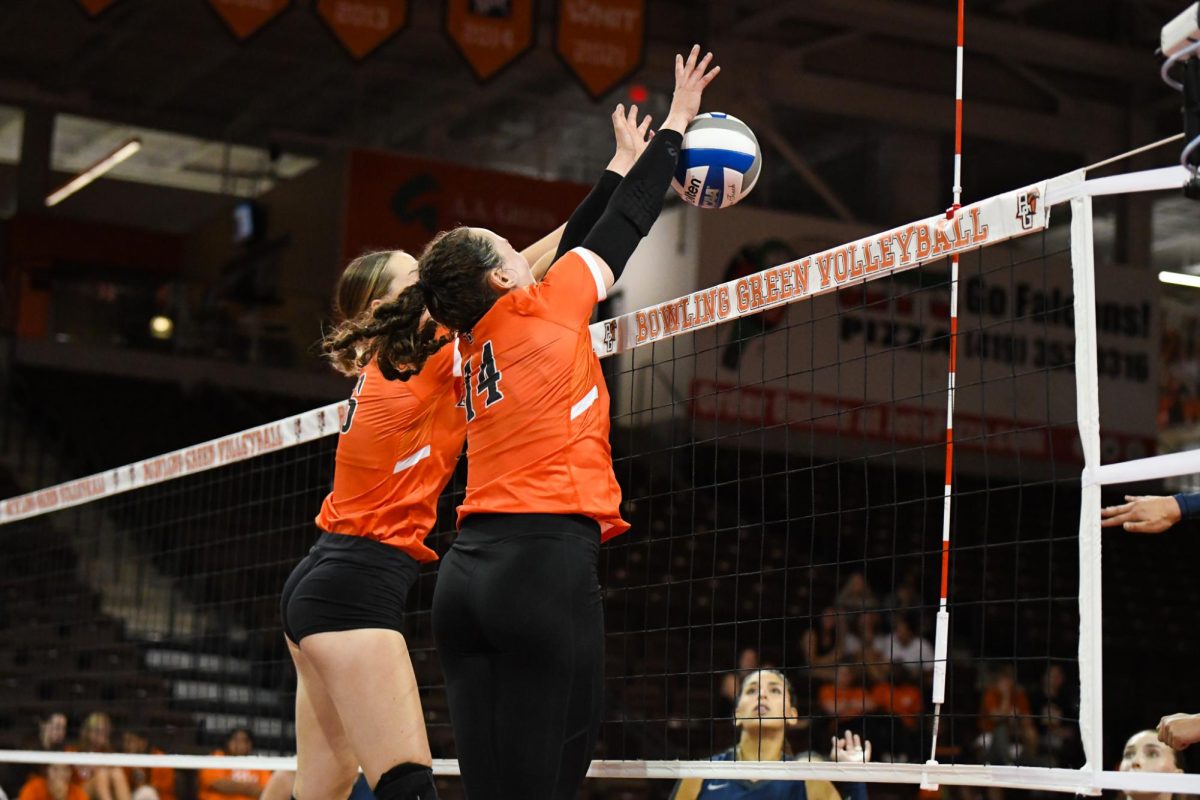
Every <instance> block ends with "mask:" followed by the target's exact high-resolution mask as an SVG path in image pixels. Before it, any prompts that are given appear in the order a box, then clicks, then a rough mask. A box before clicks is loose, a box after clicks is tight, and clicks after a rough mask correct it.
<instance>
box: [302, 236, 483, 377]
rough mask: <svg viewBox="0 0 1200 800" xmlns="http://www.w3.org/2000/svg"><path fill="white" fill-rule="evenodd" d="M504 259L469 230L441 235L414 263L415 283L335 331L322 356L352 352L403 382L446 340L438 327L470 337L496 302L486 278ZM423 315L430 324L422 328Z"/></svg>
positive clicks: (447, 337) (384, 373)
mask: <svg viewBox="0 0 1200 800" xmlns="http://www.w3.org/2000/svg"><path fill="white" fill-rule="evenodd" d="M503 263H504V262H503V259H502V258H501V257H500V254H499V253H498V252H497V251H496V248H495V247H493V246H492V243H491V241H489V240H488V239H487V238H486V237H484V236H480V235H479V234H477V233H475V232H473V231H472V230H471V229H470V228H465V227H459V228H454V229H453V230H449V231H445V232H443V233H440V234H438V235H437V237H435V238H434V239H433V241H431V242H430V243H429V245H428V246H426V248H425V252H424V253H422V254H421V258H420V260H419V261H418V263H417V270H418V272H417V274H418V275H419V279H418V280H417V282H416V283H415V284H413V285H412V286H409V287H408V288H407V289H405V290H404V291H403V292H401V293H400V296H399V297H397V298H396V299H395V300H393V301H391V302H388V303H383V304H381V305H379V306H378V307H377V308H375V310H374V311H373V312H370V313H369V314H367V315H364V316H363V317H362V318H360V319H358V320H354V321H352V322H351V323H347V324H344V325H340V326H338V329H337V331H335V334H336V338H335V339H327V340H326V342H327V344H326V352H330V350H331V349H335V350H337V351H338V352H347V353H349V352H353V353H355V354H357V359H358V360H359V361H360V362H361V363H362V364H364V365H365V364H366V363H367V362H369V361H370V360H371V359H372V358H376V359H377V360H378V363H379V370H380V372H382V373H383V375H384V377H385V378H387V379H388V380H402V381H403V380H408V379H409V378H410V377H412V376H413V375H415V374H417V373H418V372H420V371H421V368H422V367H424V366H425V362H426V361H427V360H429V357H430V356H432V355H433V354H434V353H436V352H437V351H438V350H440V349H441V348H442V346H443V345H445V344H446V343H447V342H448V341H450V338H451V337H449V336H438V332H437V328H438V324H441V325H443V326H445V327H446V328H448V329H449V330H450V331H451V333H452V334H456V333H460V332H463V333H465V332H469V331H470V330H471V329H472V328H473V327H474V326H475V323H477V322H478V321H479V320H480V318H481V317H483V315H484V314H486V313H487V312H488V309H490V308H491V307H492V306H493V305H494V304H495V302H496V297H497V294H496V292H495V290H493V289H492V287H491V285H490V284H489V283H488V280H487V275H488V273H489V272H490V271H491V270H493V269H495V268H497V267H499V266H501V265H502V264H503ZM426 311H428V312H429V316H430V317H431V318H432V320H433V321H427V322H426V323H425V324H423V325H422V324H421V317H422V316H423V315H424V313H425V312H426Z"/></svg>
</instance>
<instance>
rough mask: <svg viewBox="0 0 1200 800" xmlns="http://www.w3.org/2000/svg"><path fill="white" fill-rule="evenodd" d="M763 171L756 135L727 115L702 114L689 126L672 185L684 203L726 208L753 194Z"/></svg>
mask: <svg viewBox="0 0 1200 800" xmlns="http://www.w3.org/2000/svg"><path fill="white" fill-rule="evenodd" d="M761 170H762V151H761V150H760V149H759V147H758V139H756V138H755V137H754V132H753V131H752V130H750V128H749V127H748V126H747V125H746V123H744V122H742V121H741V120H740V119H738V118H737V117H731V116H730V115H728V114H718V113H715V112H713V113H709V114H699V115H697V117H696V118H695V119H694V120H692V124H691V125H688V128H687V133H686V134H685V135H684V137H683V150H682V152H680V154H679V164H678V166H676V168H675V178H674V180H672V181H671V185H672V186H673V187H674V188H675V191H676V192H678V193H679V196H680V197H682V198H683V199H684V202H687V203H690V204H691V205H694V206H699V207H700V208H727V207H729V206H731V205H733V204H734V203H736V202H738V201H739V200H741V199H742V198H743V197H745V196H746V195H748V194H750V190H751V189H753V188H754V184H755V183H756V182H757V181H758V174H759V172H760V171H761Z"/></svg>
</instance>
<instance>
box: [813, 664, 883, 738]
mask: <svg viewBox="0 0 1200 800" xmlns="http://www.w3.org/2000/svg"><path fill="white" fill-rule="evenodd" d="M834 672H835V674H834V682H833V683H827V684H825V685H824V686H822V687H821V688H820V689H819V690H818V691H817V705H818V706H820V708H821V711H823V712H824V713H825V714H826V715H827V717H828V718H829V719H830V720H831V722H832V724H831V725H830V726H829V728H830V730H831V731H834V732H836V731H838V730H841V729H842V728H845V727H846V726H847V725H849V724H850V723H853V722H856V721H858V720H861V719H862V718H863V717H864V716H865V715H867V714H869V713H872V712H874V711H875V710H876V708H877V706H876V703H875V699H874V698H873V697H872V696H871V691H870V689H869V688H868V687H866V686H864V685H863V668H862V667H861V666H853V667H848V666H839V667H837V668H836V669H835V671H834Z"/></svg>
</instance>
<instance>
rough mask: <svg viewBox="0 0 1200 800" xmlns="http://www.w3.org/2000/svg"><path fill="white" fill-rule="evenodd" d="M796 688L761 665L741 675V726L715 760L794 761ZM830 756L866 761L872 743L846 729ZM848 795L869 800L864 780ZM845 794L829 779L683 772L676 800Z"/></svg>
mask: <svg viewBox="0 0 1200 800" xmlns="http://www.w3.org/2000/svg"><path fill="white" fill-rule="evenodd" d="M795 696H796V695H795V690H794V689H792V684H791V681H789V680H788V679H787V678H786V677H785V676H784V674H783V673H782V672H780V671H779V670H774V669H760V670H755V671H753V672H751V673H750V674H749V675H747V676H746V678H745V680H743V681H742V686H741V692H740V694H739V697H738V704H737V709H736V711H735V712H734V720H733V724H734V725H736V726H737V727H738V730H739V731H740V733H739V735H738V743H737V744H736V745H735V746H733V747H731V748H729V749H728V750H726V751H725V752H724V753H720V754H718V755H716V756H713V757H712V759H710V760H712V761H793V760H795V757H794V756H793V755H792V748H791V745H790V744H789V742H788V739H787V732H788V729H789V728H797V727H800V723H801V719H800V714H799V712H798V711H796V701H795ZM830 758H831V759H834V760H837V761H839V762H847V763H850V762H858V763H866V762H868V761H870V760H871V743H870V742H867V743H866V744H865V745H864V744H863V742H862V739H860V738H859V737H858V736H856V735H854V734H852V733H850V732H849V731H847V732H846V736H845V738H844V739H839V738H838V737H834V738H833V750H832V752H831V753H830ZM847 796H848V797H853V798H855V800H866V797H867V794H866V787H865V786H864V785H863V784H850V785H849V787H848V794H847ZM749 797H753V798H754V800H841V795H840V794H839V793H838V791H837V789H836V788H835V787H834V785H833V784H832V783H830V782H829V781H822V780H811V781H752V780H734V779H726V778H709V779H702V778H684V779H683V780H681V781H679V782H678V783H677V784H675V789H674V790H673V791H672V792H671V800H742V798H749Z"/></svg>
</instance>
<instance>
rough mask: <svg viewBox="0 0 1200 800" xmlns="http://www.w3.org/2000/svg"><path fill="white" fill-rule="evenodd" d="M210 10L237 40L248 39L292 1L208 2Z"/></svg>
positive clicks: (215, 0)
mask: <svg viewBox="0 0 1200 800" xmlns="http://www.w3.org/2000/svg"><path fill="white" fill-rule="evenodd" d="M208 4H209V5H210V6H212V10H213V11H215V12H217V16H218V17H220V18H221V21H222V22H224V23H225V26H226V27H227V28H229V31H230V32H231V33H232V34H233V35H234V36H236V37H237V38H238V39H249V38H250V37H251V36H253V35H254V34H256V33H258V32H259V31H260V30H261V29H262V27H263V26H264V25H266V24H267V23H268V22H270V21H271V20H273V19H275V18H276V17H278V16H279V15H280V14H282V13H283V12H284V11H285V10H286V9H287V7H288V6H290V5H291V4H292V0H208Z"/></svg>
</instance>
